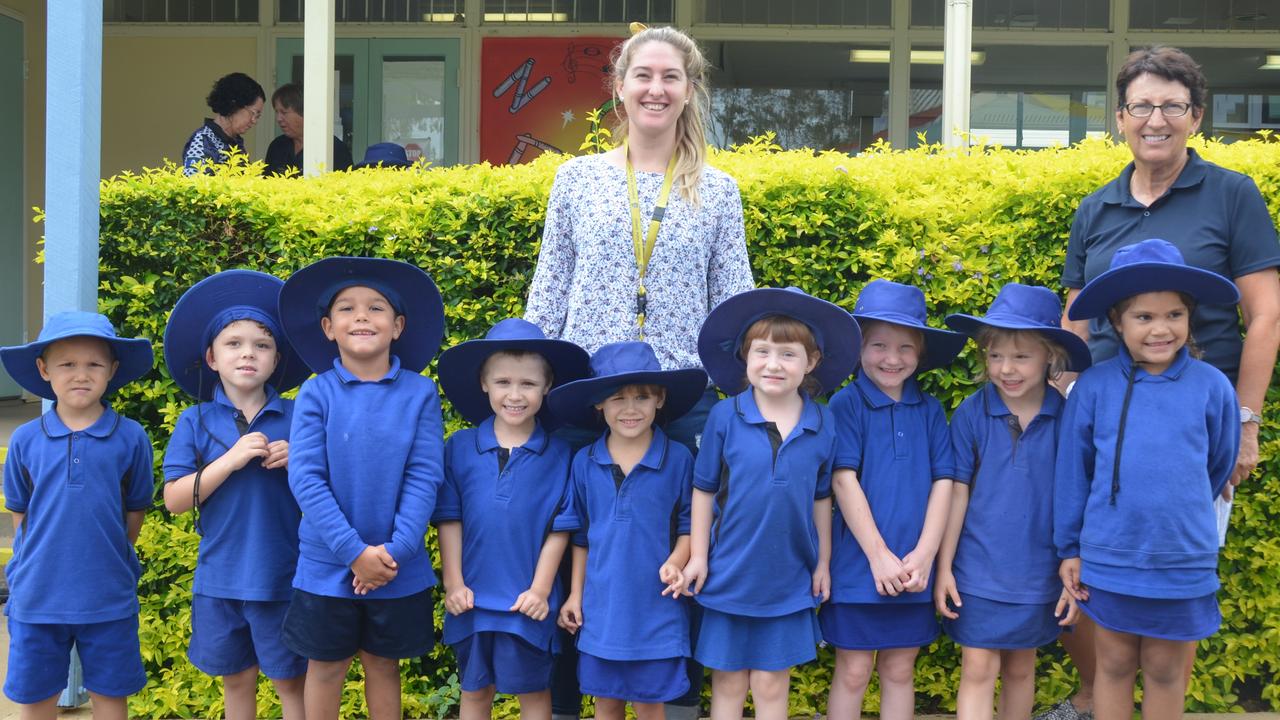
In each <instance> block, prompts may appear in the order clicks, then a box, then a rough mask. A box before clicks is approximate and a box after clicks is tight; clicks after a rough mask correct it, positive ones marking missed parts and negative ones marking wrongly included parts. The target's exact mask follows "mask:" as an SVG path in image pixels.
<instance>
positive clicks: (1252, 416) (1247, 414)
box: [1240, 405, 1262, 425]
mask: <svg viewBox="0 0 1280 720" xmlns="http://www.w3.org/2000/svg"><path fill="white" fill-rule="evenodd" d="M1240 422H1241V423H1242V424H1243V423H1257V424H1258V425H1261V424H1262V416H1261V415H1259V414H1258V413H1256V412H1254V411H1253V410H1251V409H1249V408H1247V407H1245V406H1243V405H1241V406H1240Z"/></svg>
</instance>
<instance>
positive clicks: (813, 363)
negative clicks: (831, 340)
mask: <svg viewBox="0 0 1280 720" xmlns="http://www.w3.org/2000/svg"><path fill="white" fill-rule="evenodd" d="M820 362H822V353H820V352H817V351H814V352H813V354H811V355H810V356H809V366H808V367H806V368H805V370H804V374H805V375H808V374H809V373H811V372H813V370H814V368H816V367H818V363H820Z"/></svg>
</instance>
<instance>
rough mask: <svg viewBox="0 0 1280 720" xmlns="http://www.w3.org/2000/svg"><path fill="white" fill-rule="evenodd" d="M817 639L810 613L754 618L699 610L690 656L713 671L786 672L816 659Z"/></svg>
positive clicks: (816, 626) (815, 626)
mask: <svg viewBox="0 0 1280 720" xmlns="http://www.w3.org/2000/svg"><path fill="white" fill-rule="evenodd" d="M819 638H820V634H819V632H818V620H817V618H816V617H814V614H813V611H812V610H801V611H799V612H794V613H791V614H790V615H783V616H781V617H767V618H757V617H747V616H746V615H731V614H729V613H722V612H719V611H718V610H712V609H710V608H703V609H702V627H700V628H699V629H698V642H697V643H696V644H695V645H694V651H693V657H694V659H696V660H697V661H698V662H700V663H702V664H703V665H705V666H707V667H709V668H711V669H713V670H725V671H734V670H767V671H775V670H788V669H790V668H791V667H793V666H795V665H800V664H802V663H807V662H809V661H810V660H814V659H816V658H817V657H818V640H819Z"/></svg>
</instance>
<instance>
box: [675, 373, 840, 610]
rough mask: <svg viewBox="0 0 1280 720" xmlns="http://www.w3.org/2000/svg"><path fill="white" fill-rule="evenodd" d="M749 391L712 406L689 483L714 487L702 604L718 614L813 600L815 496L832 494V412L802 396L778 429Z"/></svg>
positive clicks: (796, 606) (793, 606)
mask: <svg viewBox="0 0 1280 720" xmlns="http://www.w3.org/2000/svg"><path fill="white" fill-rule="evenodd" d="M754 392H755V391H754V390H753V389H752V388H750V387H748V388H747V389H746V390H744V391H742V392H741V393H739V394H737V395H734V396H732V397H729V398H726V399H724V400H721V401H720V402H718V403H716V405H715V406H714V407H712V408H711V413H710V414H709V415H708V416H707V425H706V428H705V429H703V431H702V444H701V446H700V447H699V449H698V460H697V463H696V465H695V468H694V475H693V486H694V487H695V488H697V489H698V490H702V491H705V492H709V493H713V494H714V495H715V519H714V520H713V522H712V524H711V551H710V555H709V557H708V558H707V562H708V570H707V580H706V583H705V584H704V585H703V586H702V592H701V593H699V595H698V603H699V604H700V605H702V606H703V607H708V608H711V609H712V610H717V611H719V612H723V613H731V614H734V615H746V616H748V617H780V616H783V615H790V614H792V613H796V612H799V611H801V610H806V609H812V608H815V607H817V606H818V604H819V603H820V602H821V600H822V599H821V598H820V597H814V595H813V571H814V570H815V569H816V568H817V566H818V530H817V528H816V526H815V525H814V523H813V505H814V503H815V502H817V501H818V500H822V499H825V498H828V497H831V467H832V462H833V461H834V459H835V450H836V432H835V423H834V422H833V420H832V417H831V413H830V411H829V410H827V408H826V407H824V406H822V405H820V404H818V403H817V402H815V401H814V400H813V399H812V398H805V401H804V408H803V410H802V411H801V413H800V422H798V423H796V426H795V427H794V428H792V430H791V434H790V435H788V436H787V437H785V438H783V437H782V435H781V434H780V433H779V431H778V427H777V425H775V424H774V423H771V422H768V421H766V420H765V419H764V416H762V415H761V414H760V408H759V406H757V405H756V400H755V394H754Z"/></svg>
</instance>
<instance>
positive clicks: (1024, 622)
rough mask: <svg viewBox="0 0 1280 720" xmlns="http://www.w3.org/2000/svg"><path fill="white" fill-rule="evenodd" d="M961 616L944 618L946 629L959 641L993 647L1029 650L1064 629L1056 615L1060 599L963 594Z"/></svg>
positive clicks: (1053, 637)
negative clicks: (1030, 600)
mask: <svg viewBox="0 0 1280 720" xmlns="http://www.w3.org/2000/svg"><path fill="white" fill-rule="evenodd" d="M960 602H961V603H963V604H962V605H961V606H960V607H958V608H956V609H955V610H956V613H958V614H959V615H960V617H958V618H956V619H955V620H949V619H947V618H943V619H942V629H943V630H944V631H946V633H947V635H948V636H949V637H950V638H951V639H952V640H955V641H956V644H958V645H962V646H964V647H971V648H988V649H991V650H1027V649H1030V648H1038V647H1040V646H1041V645H1048V644H1049V643H1051V642H1053V641H1054V640H1055V639H1057V637H1058V634H1059V633H1061V632H1062V628H1061V627H1059V626H1058V620H1059V619H1060V618H1056V617H1054V616H1053V610H1054V607H1055V606H1056V605H1057V602H1051V603H1040V604H1025V603H1005V602H1000V601H998V600H988V599H987V598H981V597H978V596H976V595H967V594H965V593H960Z"/></svg>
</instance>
